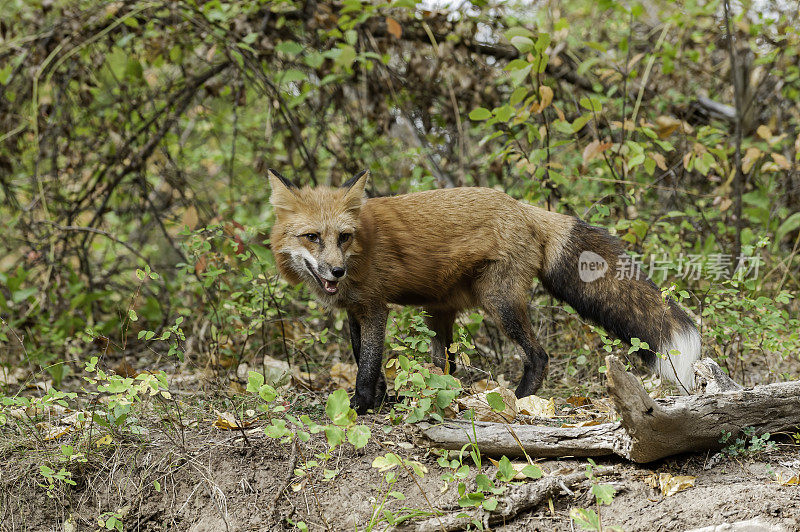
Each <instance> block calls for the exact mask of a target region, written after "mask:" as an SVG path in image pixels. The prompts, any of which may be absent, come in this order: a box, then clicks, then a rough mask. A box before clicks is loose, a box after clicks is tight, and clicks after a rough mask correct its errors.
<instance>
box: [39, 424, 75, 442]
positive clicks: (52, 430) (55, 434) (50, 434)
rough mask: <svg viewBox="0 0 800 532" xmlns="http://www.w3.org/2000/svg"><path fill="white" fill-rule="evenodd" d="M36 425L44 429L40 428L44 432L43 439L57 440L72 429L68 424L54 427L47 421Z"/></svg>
mask: <svg viewBox="0 0 800 532" xmlns="http://www.w3.org/2000/svg"><path fill="white" fill-rule="evenodd" d="M37 427H38V428H39V429H40V430H42V429H46V430H42V432H44V439H45V440H57V439H58V438H60V437H61V436H64V435H65V434H67V433H68V432H70V431H71V430H72V427H71V426H69V425H56V426H55V427H52V426H50V425H49V424H47V423H41V424H39V425H37Z"/></svg>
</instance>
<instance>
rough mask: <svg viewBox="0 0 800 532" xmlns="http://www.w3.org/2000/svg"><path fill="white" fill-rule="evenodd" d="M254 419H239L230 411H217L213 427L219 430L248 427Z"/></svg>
mask: <svg viewBox="0 0 800 532" xmlns="http://www.w3.org/2000/svg"><path fill="white" fill-rule="evenodd" d="M254 421H255V419H250V420H244V421H242V420H239V419H237V418H236V416H235V415H233V414H232V413H230V412H219V411H217V419H216V420H215V421H214V423H213V425H214V427H216V428H218V429H220V430H236V429H240V428H244V427H249V426H250V425H252V424H253V422H254Z"/></svg>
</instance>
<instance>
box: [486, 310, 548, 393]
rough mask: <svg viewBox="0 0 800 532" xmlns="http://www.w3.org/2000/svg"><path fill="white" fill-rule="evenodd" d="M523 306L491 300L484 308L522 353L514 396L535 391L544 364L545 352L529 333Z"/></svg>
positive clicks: (545, 369)
mask: <svg viewBox="0 0 800 532" xmlns="http://www.w3.org/2000/svg"><path fill="white" fill-rule="evenodd" d="M525 307H526V306H525V304H524V303H516V302H511V301H508V300H506V299H501V300H499V301H498V300H495V301H492V302H490V303H489V304H488V305H486V310H487V311H488V312H489V313H490V314H492V316H493V317H494V318H495V319H496V320H498V321H500V324H501V325H502V326H503V330H504V331H505V333H506V335H507V336H508V337H509V338H511V339H512V340H513V341H514V342H516V343H517V345H519V346H520V347H521V348H522V350H523V351H524V352H525V366H524V370H523V374H522V379H521V380H520V383H519V386H517V390H516V392H515V394H516V396H517V397H526V396H528V395H533V394H534V393H536V391H537V390H538V389H539V387H540V386H541V385H542V381H544V377H545V375H546V374H547V364H548V357H547V353H546V352H545V350H544V349H543V348H542V346H541V345H540V344H539V341H538V340H537V339H536V336H535V335H534V334H533V327H532V326H531V322H530V318H529V317H528V312H527V309H526V308H525Z"/></svg>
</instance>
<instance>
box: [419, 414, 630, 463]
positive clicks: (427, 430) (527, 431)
mask: <svg viewBox="0 0 800 532" xmlns="http://www.w3.org/2000/svg"><path fill="white" fill-rule="evenodd" d="M419 427H420V428H421V429H422V433H423V434H424V436H425V437H426V438H427V439H428V440H429V441H430V442H431V443H432V444H433V446H435V447H439V448H442V449H455V450H458V449H461V448H462V447H463V446H464V445H465V444H468V443H470V442H474V443H477V444H478V448H479V449H480V450H481V452H482V453H486V454H490V455H493V456H494V455H497V456H500V455H506V456H509V457H511V456H523V455H524V454H525V453H527V454H528V455H529V456H533V457H558V456H605V455H609V454H620V452H619V451H620V449H618V447H619V445H620V440H621V439H622V440H624V439H625V438H626V437H627V436H626V434H625V430H624V429H623V428H622V426H621V424H620V423H602V424H600V425H593V426H590V427H569V428H560V427H543V426H539V425H516V424H506V423H489V422H484V421H476V422H475V423H474V426H473V423H472V422H471V421H463V420H451V421H445V422H444V423H441V424H438V425H432V424H428V423H420V424H419ZM523 450H524V453H523Z"/></svg>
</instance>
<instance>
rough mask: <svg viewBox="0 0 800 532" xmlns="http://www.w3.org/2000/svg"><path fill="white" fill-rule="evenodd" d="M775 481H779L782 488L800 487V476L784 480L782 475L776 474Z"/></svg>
mask: <svg viewBox="0 0 800 532" xmlns="http://www.w3.org/2000/svg"><path fill="white" fill-rule="evenodd" d="M775 480H777V481H778V483H779V484H780V485H781V486H798V485H800V475H792V476H791V477H786V478H784V476H783V475H781V474H780V473H776V474H775Z"/></svg>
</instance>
